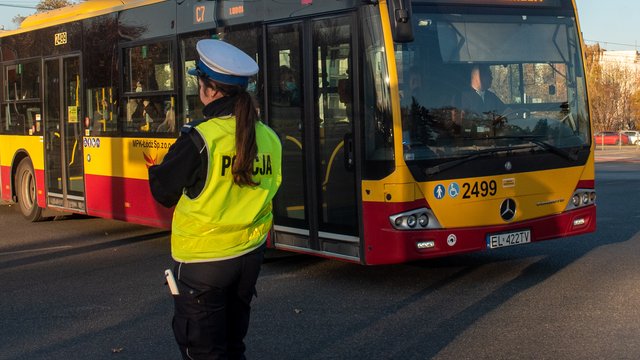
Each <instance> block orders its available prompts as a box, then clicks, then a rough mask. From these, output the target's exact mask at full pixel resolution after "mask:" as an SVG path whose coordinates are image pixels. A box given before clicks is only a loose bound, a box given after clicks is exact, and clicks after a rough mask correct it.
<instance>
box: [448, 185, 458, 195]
mask: <svg viewBox="0 0 640 360" xmlns="http://www.w3.org/2000/svg"><path fill="white" fill-rule="evenodd" d="M459 194H460V186H458V183H451V184H449V196H451V197H452V198H455V197H457V196H458V195H459Z"/></svg>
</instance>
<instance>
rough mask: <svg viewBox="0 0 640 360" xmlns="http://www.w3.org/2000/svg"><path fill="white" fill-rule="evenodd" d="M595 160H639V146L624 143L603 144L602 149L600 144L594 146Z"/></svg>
mask: <svg viewBox="0 0 640 360" xmlns="http://www.w3.org/2000/svg"><path fill="white" fill-rule="evenodd" d="M595 160H596V162H606V161H625V162H640V146H636V145H625V146H616V145H610V146H605V147H604V149H602V145H598V146H596V152H595Z"/></svg>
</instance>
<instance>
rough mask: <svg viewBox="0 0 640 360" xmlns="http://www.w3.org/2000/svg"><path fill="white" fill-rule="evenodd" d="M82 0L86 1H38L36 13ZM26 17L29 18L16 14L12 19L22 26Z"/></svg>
mask: <svg viewBox="0 0 640 360" xmlns="http://www.w3.org/2000/svg"><path fill="white" fill-rule="evenodd" d="M81 1H85V0H76V1H72V0H40V3H38V5H36V13H41V12H45V11H49V10H54V9H59V8H63V7H65V6H69V5H73V4H75V3H79V2H81ZM26 18H27V17H26V16H23V15H20V14H19V15H16V16H14V17H13V19H11V22H13V23H14V24H16V26H20V24H21V23H22V22H23V21H24V19H26Z"/></svg>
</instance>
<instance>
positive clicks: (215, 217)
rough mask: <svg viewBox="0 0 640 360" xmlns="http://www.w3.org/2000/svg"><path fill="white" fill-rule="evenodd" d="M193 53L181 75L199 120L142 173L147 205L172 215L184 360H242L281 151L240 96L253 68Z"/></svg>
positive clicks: (224, 56)
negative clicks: (194, 79)
mask: <svg viewBox="0 0 640 360" xmlns="http://www.w3.org/2000/svg"><path fill="white" fill-rule="evenodd" d="M196 50H197V51H198V54H199V56H200V59H199V61H198V62H197V65H196V68H195V69H191V70H189V74H191V75H196V76H198V84H199V98H200V101H201V102H202V103H203V105H204V109H203V110H202V112H203V114H204V118H205V120H201V121H195V122H191V123H189V124H186V125H184V126H183V127H182V129H181V134H180V136H179V137H178V139H177V140H176V142H175V143H174V144H173V145H172V146H171V148H170V149H169V152H168V153H167V155H166V156H165V157H164V159H163V160H162V163H161V164H160V165H155V166H151V167H150V168H149V185H150V188H151V193H152V194H153V197H154V198H155V199H156V201H158V202H159V203H160V204H162V205H163V206H165V207H173V206H175V210H174V215H173V222H172V231H171V256H172V257H173V259H174V274H175V276H176V282H177V288H178V290H179V294H175V295H174V307H175V313H174V317H173V332H174V335H175V339H176V341H177V343H178V345H179V348H180V351H181V353H182V356H183V358H184V359H244V358H245V357H244V352H245V344H244V337H245V335H246V334H247V330H248V327H249V315H250V311H251V307H250V303H251V300H252V298H253V296H254V295H255V284H256V281H257V278H258V274H259V273H260V267H261V264H262V259H263V254H264V249H265V243H266V239H267V234H268V233H269V231H270V229H271V227H272V225H273V214H272V199H273V197H274V195H275V193H276V192H277V190H278V187H279V186H280V183H281V182H282V172H281V169H282V145H281V144H280V139H279V138H278V136H277V135H276V133H275V132H274V131H273V130H271V129H270V128H268V127H267V126H266V125H265V124H263V123H262V122H261V121H259V119H258V114H257V112H256V106H255V104H254V101H253V99H252V98H251V95H250V94H249V93H248V92H247V91H246V88H247V85H248V82H249V77H251V76H253V75H255V74H256V73H257V72H258V64H257V63H256V62H255V61H254V60H253V59H252V58H251V57H250V56H249V55H247V54H245V53H244V52H242V50H240V49H238V48H236V47H234V46H232V45H230V44H227V43H225V42H223V41H220V40H212V39H206V40H200V41H199V42H198V43H197V45H196ZM209 169H211V170H209Z"/></svg>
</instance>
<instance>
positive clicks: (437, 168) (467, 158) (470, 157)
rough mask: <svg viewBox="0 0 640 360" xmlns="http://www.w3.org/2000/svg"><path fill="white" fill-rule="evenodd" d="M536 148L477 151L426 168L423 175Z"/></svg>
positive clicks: (515, 147) (525, 145) (520, 147)
mask: <svg viewBox="0 0 640 360" xmlns="http://www.w3.org/2000/svg"><path fill="white" fill-rule="evenodd" d="M536 146H540V145H538V144H535V145H527V144H523V145H519V146H506V147H497V148H491V149H484V150H479V151H477V152H474V153H472V154H469V155H467V156H465V157H462V158H459V159H456V160H451V161H447V162H444V163H442V164H438V165H435V166H431V167H428V168H427V169H426V170H425V173H426V174H427V175H435V174H437V173H440V172H442V171H445V170H449V169H451V168H454V167H456V166H458V165H461V164H464V163H466V162H469V161H471V160H475V159H478V158H481V157H487V156H491V155H495V154H498V153H510V152H513V151H518V150H528V149H531V148H534V147H536Z"/></svg>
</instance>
